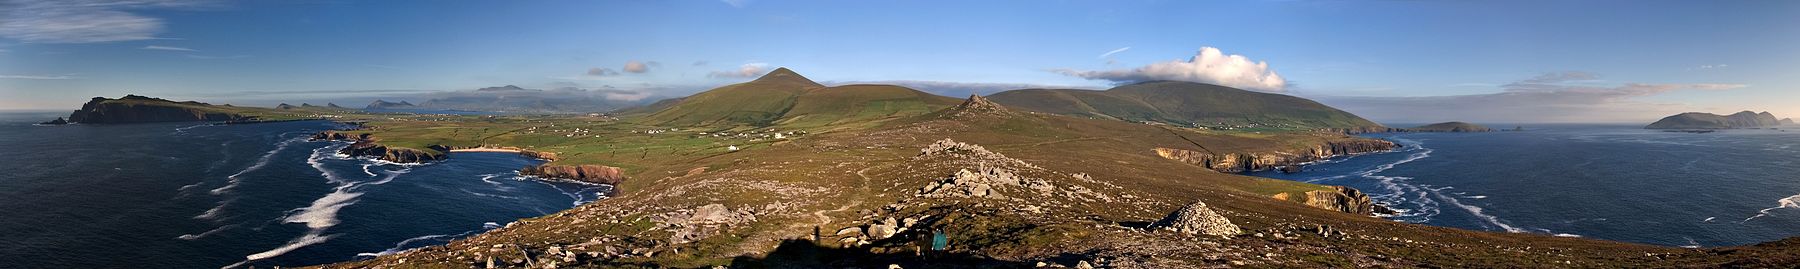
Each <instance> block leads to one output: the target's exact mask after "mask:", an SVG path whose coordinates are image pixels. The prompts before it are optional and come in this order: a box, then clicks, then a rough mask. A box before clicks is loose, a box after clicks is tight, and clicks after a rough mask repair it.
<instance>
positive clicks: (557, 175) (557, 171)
mask: <svg viewBox="0 0 1800 269" xmlns="http://www.w3.org/2000/svg"><path fill="white" fill-rule="evenodd" d="M519 174H520V175H527V176H536V177H542V178H554V179H568V180H575V181H583V182H592V183H601V184H619V182H624V181H625V171H624V170H621V169H619V168H618V167H611V166H605V165H597V164H582V165H539V166H526V167H525V168H521V169H519Z"/></svg>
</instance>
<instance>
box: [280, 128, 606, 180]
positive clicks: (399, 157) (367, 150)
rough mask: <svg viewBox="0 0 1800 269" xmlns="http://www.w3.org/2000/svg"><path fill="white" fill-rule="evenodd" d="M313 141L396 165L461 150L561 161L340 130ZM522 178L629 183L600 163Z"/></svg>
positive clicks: (526, 172)
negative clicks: (402, 142) (409, 144)
mask: <svg viewBox="0 0 1800 269" xmlns="http://www.w3.org/2000/svg"><path fill="white" fill-rule="evenodd" d="M311 139H312V140H313V141H352V142H353V143H352V144H350V146H347V147H344V149H342V150H339V151H338V153H340V154H344V155H349V156H352V157H370V158H375V159H377V160H382V161H389V162H395V163H427V162H433V161H442V160H444V159H447V158H449V154H448V153H450V152H459V151H460V152H507V153H515V154H519V156H525V157H530V158H535V159H540V160H545V161H556V160H557V155H556V153H553V152H543V151H535V150H530V149H523V148H517V147H505V146H498V145H476V146H449V145H431V146H430V147H428V148H427V149H423V150H421V149H411V148H401V147H389V146H385V145H382V144H380V143H378V140H377V139H375V137H374V136H373V135H370V134H368V133H360V134H352V133H348V132H344V131H337V130H330V131H322V132H319V133H316V134H313V135H312V138H311ZM519 175H523V176H532V177H539V178H545V179H561V180H573V181H580V182H588V183H599V184H619V182H624V181H625V171H624V170H623V169H620V168H618V167H611V166H605V165H597V164H581V165H552V164H542V165H536V166H526V167H523V168H519Z"/></svg>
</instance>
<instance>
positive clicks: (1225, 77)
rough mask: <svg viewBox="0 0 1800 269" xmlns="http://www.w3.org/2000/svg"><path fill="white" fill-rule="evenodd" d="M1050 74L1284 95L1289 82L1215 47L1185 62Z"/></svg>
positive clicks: (1260, 64) (1258, 64)
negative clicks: (1194, 84)
mask: <svg viewBox="0 0 1800 269" xmlns="http://www.w3.org/2000/svg"><path fill="white" fill-rule="evenodd" d="M1125 49H1128V48H1125ZM1125 49H1119V50H1115V51H1113V52H1108V53H1107V54H1103V55H1101V57H1102V58H1105V57H1106V56H1109V55H1111V54H1114V53H1117V52H1120V51H1124V50H1125ZM1051 71H1052V72H1056V73H1060V74H1063V75H1069V76H1075V77H1080V78H1086V79H1093V80H1107V81H1113V82H1116V83H1121V84H1123V83H1133V82H1142V81H1151V80H1177V81H1191V82H1199V83H1207V84H1215V85H1222V86H1228V87H1233V88H1240V89H1246V90H1258V91H1269V92H1281V91H1285V90H1286V89H1287V80H1286V79H1283V78H1281V74H1276V73H1275V70H1273V69H1270V68H1269V63H1267V62H1259V61H1254V60H1251V59H1250V57H1246V56H1243V55H1237V54H1225V52H1223V51H1220V50H1219V49H1218V48H1214V47H1201V48H1200V51H1199V52H1198V53H1195V54H1194V56H1193V57H1191V58H1188V59H1187V60H1185V61H1184V60H1174V61H1166V62H1159V63H1153V64H1149V65H1145V66H1143V67H1138V68H1133V69H1116V70H1102V71H1093V70H1074V69H1056V70H1051Z"/></svg>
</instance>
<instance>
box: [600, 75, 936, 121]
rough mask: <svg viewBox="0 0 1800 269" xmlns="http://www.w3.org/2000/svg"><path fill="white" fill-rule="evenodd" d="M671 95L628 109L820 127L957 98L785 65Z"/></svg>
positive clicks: (921, 110)
mask: <svg viewBox="0 0 1800 269" xmlns="http://www.w3.org/2000/svg"><path fill="white" fill-rule="evenodd" d="M672 100H673V101H669V100H665V101H661V102H657V103H656V104H653V105H651V106H649V107H647V108H651V109H654V108H658V107H660V109H656V110H654V112H644V111H646V110H649V109H643V108H640V109H628V110H626V111H637V112H639V113H649V114H648V115H646V116H643V117H642V118H641V119H640V120H641V121H642V122H644V123H648V124H656V125H671V126H701V125H750V126H777V125H779V126H788V127H819V126H828V125H840V124H859V125H860V124H869V123H874V122H879V121H882V120H885V119H897V118H903V117H907V116H913V115H922V114H926V113H930V112H932V111H936V110H938V109H942V108H946V107H950V106H953V105H956V104H957V103H959V102H960V100H958V99H955V98H949V97H943V96H937V95H932V94H929V93H925V92H921V91H918V90H913V89H910V88H906V87H900V86H893V85H868V84H861V85H844V86H836V87H826V86H824V85H820V84H819V83H817V82H813V81H812V80H810V79H807V78H806V77H805V76H801V75H800V74H799V73H795V72H794V71H793V70H788V69H787V68H780V69H776V70H775V71H771V72H769V73H768V74H766V75H763V76H762V77H760V78H757V79H755V80H752V81H749V82H744V83H738V84H732V85H726V86H724V87H719V88H716V89H712V90H708V91H705V92H701V93H698V94H694V95H692V96H688V97H685V98H681V99H672ZM671 102H672V103H671Z"/></svg>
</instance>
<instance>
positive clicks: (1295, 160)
mask: <svg viewBox="0 0 1800 269" xmlns="http://www.w3.org/2000/svg"><path fill="white" fill-rule="evenodd" d="M1398 147H1399V145H1398V144H1394V143H1393V142H1389V141H1387V140H1378V139H1354V140H1344V141H1330V142H1326V143H1323V144H1320V145H1315V146H1313V147H1312V148H1310V149H1308V150H1306V151H1305V152H1300V153H1289V152H1255V153H1224V154H1214V153H1207V152H1201V151H1194V150H1185V149H1173V148H1156V149H1155V151H1156V155H1157V156H1161V157H1163V158H1166V159H1170V160H1176V161H1181V162H1185V163H1189V164H1194V165H1199V166H1201V167H1206V168H1207V169H1210V170H1213V171H1217V172H1221V173H1241V172H1249V171H1263V170H1269V169H1283V171H1295V170H1298V167H1299V166H1300V165H1302V164H1304V163H1307V162H1312V161H1317V160H1323V159H1328V158H1332V157H1338V156H1345V155H1355V154H1365V153H1373V152H1382V151H1388V150H1393V149H1394V148H1398ZM1290 169H1291V170H1290ZM1273 198H1275V199H1280V200H1284V201H1293V202H1299V203H1302V204H1305V205H1307V206H1312V207H1316V208H1321V209H1326V210H1332V211H1338V212H1344V213H1351V214H1357V215H1365V216H1372V215H1378V214H1393V213H1394V211H1393V210H1391V209H1388V208H1386V207H1382V206H1380V205H1377V204H1375V202H1374V201H1372V200H1371V199H1370V198H1369V196H1368V195H1367V194H1364V193H1363V192H1362V191H1360V190H1357V189H1356V188H1351V187H1344V186H1332V190H1330V191H1325V190H1317V191H1310V192H1306V193H1304V194H1301V197H1293V196H1292V195H1291V194H1288V193H1281V194H1276V195H1275V196H1274V197H1273Z"/></svg>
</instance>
